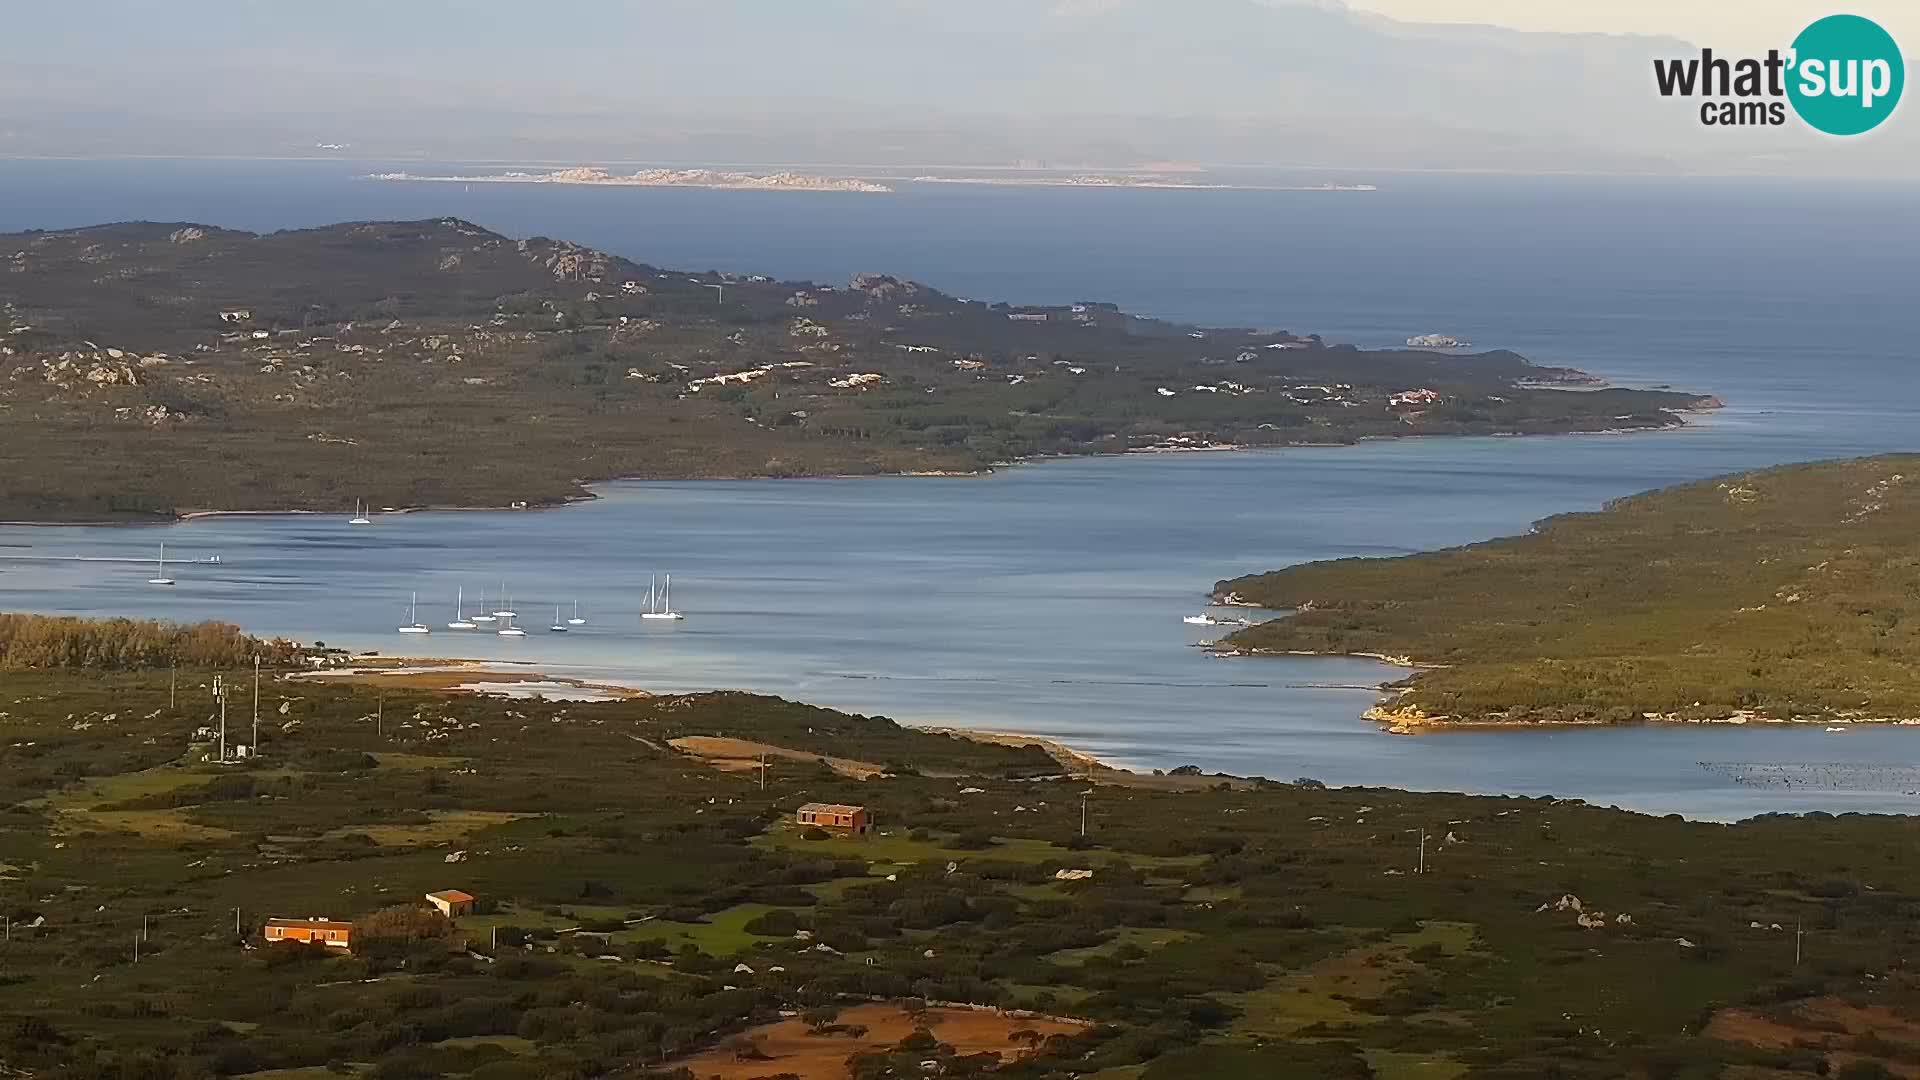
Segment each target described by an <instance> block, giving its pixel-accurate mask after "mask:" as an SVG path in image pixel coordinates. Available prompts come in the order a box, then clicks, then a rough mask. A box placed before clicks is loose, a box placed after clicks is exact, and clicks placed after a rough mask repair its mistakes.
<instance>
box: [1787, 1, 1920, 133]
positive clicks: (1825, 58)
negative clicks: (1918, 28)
mask: <svg viewBox="0 0 1920 1080" xmlns="http://www.w3.org/2000/svg"><path fill="white" fill-rule="evenodd" d="M1790 63H1791V64H1792V69H1791V75H1790V76H1789V78H1788V82H1787V99H1788V100H1789V101H1791V102H1793V111H1794V112H1797V113H1799V114H1800V119H1802V120H1805V121H1806V122H1807V123H1808V124H1809V125H1810V126H1812V127H1814V128H1815V129H1817V130H1820V131H1824V132H1826V133H1827V134H1829V135H1859V134H1861V133H1862V132H1867V131H1872V130H1873V129H1874V128H1876V127H1879V126H1880V124H1881V122H1882V121H1884V120H1886V118H1887V117H1888V116H1890V115H1892V113H1893V109H1894V106H1896V105H1898V104H1900V91H1901V89H1902V88H1903V87H1905V86H1906V82H1907V65H1906V63H1905V62H1904V61H1903V60H1901V58H1900V46H1898V45H1896V44H1894V41H1893V35H1892V34H1889V33H1887V32H1886V31H1885V30H1883V29H1881V28H1880V24H1879V23H1877V22H1874V21H1873V20H1872V19H1866V18H1862V17H1860V16H1858V15H1829V16H1827V17H1826V18H1824V19H1821V20H1820V21H1819V22H1816V23H1814V24H1813V25H1812V26H1809V27H1807V28H1806V29H1805V30H1802V31H1800V36H1799V37H1797V38H1794V39H1793V59H1792V60H1791V61H1790Z"/></svg>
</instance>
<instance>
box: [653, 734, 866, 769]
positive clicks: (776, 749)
mask: <svg viewBox="0 0 1920 1080" xmlns="http://www.w3.org/2000/svg"><path fill="white" fill-rule="evenodd" d="M668 745H670V746H672V747H673V748H674V749H675V750H678V751H680V752H681V753H684V754H692V755H693V756H694V757H697V758H699V759H700V760H702V761H704V762H706V763H707V764H709V765H711V766H713V767H714V768H716V769H719V770H720V771H722V772H752V771H753V770H754V769H757V768H759V767H760V757H761V755H762V754H764V755H766V756H767V757H770V758H773V759H775V760H778V761H805V762H808V763H814V762H818V763H821V764H824V765H826V766H827V767H828V768H830V769H832V770H833V771H834V772H837V773H839V774H840V775H841V776H846V777H851V778H852V779H855V780H866V779H870V778H872V777H875V776H878V775H880V774H881V773H884V772H886V771H887V770H886V769H885V768H883V767H881V766H879V765H875V764H874V763H872V762H870V761H854V760H853V759H851V758H837V757H827V756H826V755H824V754H810V753H808V752H806V751H804V750H789V749H787V748H786V747H784V746H774V745H772V744H770V743H761V742H750V741H748V740H746V739H724V738H720V737H718V736H714V735H689V736H687V737H686V738H684V739H674V740H672V741H671V742H670V743H669V744H668Z"/></svg>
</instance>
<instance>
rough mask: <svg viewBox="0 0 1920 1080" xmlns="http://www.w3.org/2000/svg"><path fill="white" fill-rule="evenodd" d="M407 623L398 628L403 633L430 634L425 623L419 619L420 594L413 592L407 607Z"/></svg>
mask: <svg viewBox="0 0 1920 1080" xmlns="http://www.w3.org/2000/svg"><path fill="white" fill-rule="evenodd" d="M407 612H408V615H407V625H405V626H403V627H401V628H400V632H401V633H403V634H431V633H433V631H432V630H430V629H428V628H427V624H426V623H423V622H421V621H420V594H419V593H414V594H413V602H412V603H411V604H409V605H408V607H407Z"/></svg>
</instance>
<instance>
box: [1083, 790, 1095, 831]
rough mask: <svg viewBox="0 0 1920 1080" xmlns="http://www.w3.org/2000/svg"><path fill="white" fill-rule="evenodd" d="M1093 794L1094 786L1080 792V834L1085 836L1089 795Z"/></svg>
mask: <svg viewBox="0 0 1920 1080" xmlns="http://www.w3.org/2000/svg"><path fill="white" fill-rule="evenodd" d="M1092 794H1093V789H1092V788H1088V789H1087V790H1085V791H1083V792H1081V793H1080V835H1081V836H1083V837H1084V836H1086V835H1087V797H1088V796H1090V795H1092Z"/></svg>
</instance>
